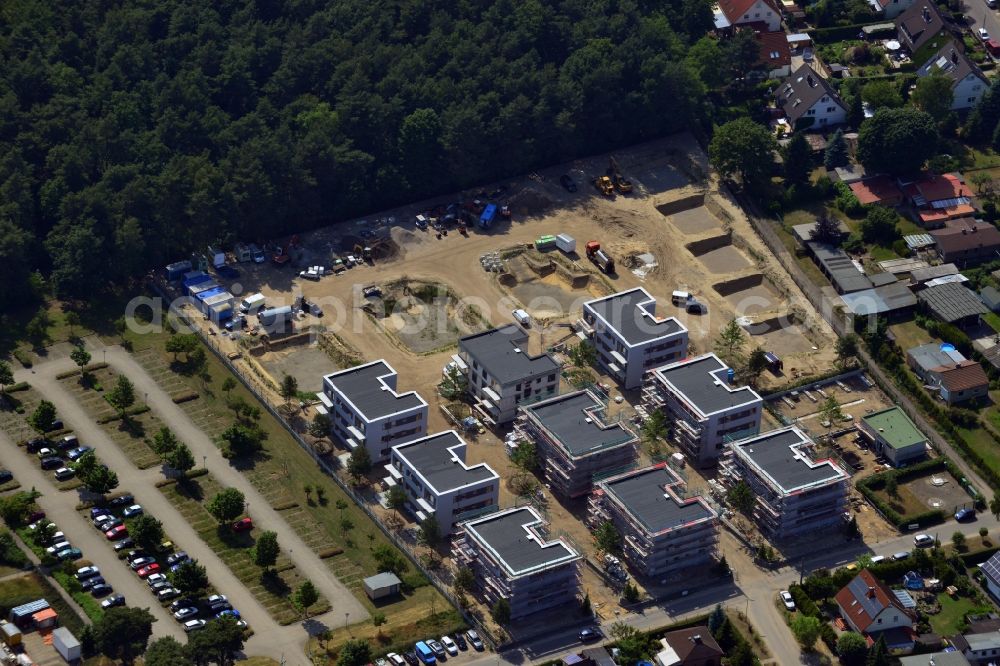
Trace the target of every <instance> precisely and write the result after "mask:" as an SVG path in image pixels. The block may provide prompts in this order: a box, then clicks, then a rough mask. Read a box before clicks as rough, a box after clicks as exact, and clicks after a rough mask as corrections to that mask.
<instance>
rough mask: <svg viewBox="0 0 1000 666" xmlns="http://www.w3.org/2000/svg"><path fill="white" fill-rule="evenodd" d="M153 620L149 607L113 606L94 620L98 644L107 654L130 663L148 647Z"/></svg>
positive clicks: (124, 662) (127, 663)
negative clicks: (147, 608)
mask: <svg viewBox="0 0 1000 666" xmlns="http://www.w3.org/2000/svg"><path fill="white" fill-rule="evenodd" d="M153 621H154V618H153V616H152V615H150V613H149V611H148V610H146V609H145V608H135V607H119V608H109V609H108V610H107V611H105V612H104V615H102V616H101V618H100V619H99V620H97V621H96V622H95V623H94V636H95V638H96V639H97V647H98V649H100V651H101V653H102V654H104V656H106V657H108V658H110V659H117V660H119V661H121V662H122V663H123V664H126V665H129V666H130V665H131V664H132V663H134V662H135V659H136V657H139V656H141V655H142V654H143V653H144V652H145V651H146V644H147V643H148V642H149V637H150V636H152V635H153Z"/></svg>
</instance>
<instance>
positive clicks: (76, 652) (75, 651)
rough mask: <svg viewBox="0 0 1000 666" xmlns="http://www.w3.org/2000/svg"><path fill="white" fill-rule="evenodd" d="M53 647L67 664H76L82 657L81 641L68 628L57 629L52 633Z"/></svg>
mask: <svg viewBox="0 0 1000 666" xmlns="http://www.w3.org/2000/svg"><path fill="white" fill-rule="evenodd" d="M52 647H54V648H55V649H56V652H58V653H59V654H61V655H62V658H63V659H65V660H66V661H67V662H69V663H71V664H73V663H76V662H77V661H78V660H79V659H80V658H81V656H82V654H81V648H80V641H78V640H76V636H74V635H73V634H72V633H70V630H69V629H67V628H66V627H56V628H55V629H54V630H53V631H52Z"/></svg>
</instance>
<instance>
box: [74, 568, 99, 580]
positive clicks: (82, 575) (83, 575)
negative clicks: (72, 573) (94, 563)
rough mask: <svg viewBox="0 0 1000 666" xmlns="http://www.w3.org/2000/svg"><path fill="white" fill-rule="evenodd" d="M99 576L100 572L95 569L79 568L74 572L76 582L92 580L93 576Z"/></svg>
mask: <svg viewBox="0 0 1000 666" xmlns="http://www.w3.org/2000/svg"><path fill="white" fill-rule="evenodd" d="M99 575H101V570H100V569H98V568H97V567H81V568H79V569H77V570H76V579H77V580H86V579H87V578H93V577H94V576H99Z"/></svg>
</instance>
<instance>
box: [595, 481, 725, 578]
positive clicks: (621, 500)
mask: <svg viewBox="0 0 1000 666" xmlns="http://www.w3.org/2000/svg"><path fill="white" fill-rule="evenodd" d="M605 520H610V521H611V522H612V523H614V525H615V528H616V529H617V530H618V532H619V533H620V534H621V535H622V539H623V546H624V547H623V553H624V556H625V560H626V562H628V564H629V566H630V567H631V568H632V570H633V572H634V573H636V574H641V575H644V576H651V577H661V576H665V575H669V574H673V573H675V572H677V571H680V570H682V569H688V568H691V567H701V566H706V565H708V564H711V563H714V559H715V554H716V549H717V547H718V542H719V524H718V514H717V513H716V512H715V510H714V509H713V508H712V507H711V506H710V505H709V504H708V502H706V501H705V500H704V499H703V498H702V497H700V496H694V497H687V496H686V484H685V483H684V481H682V480H681V479H680V477H678V476H677V474H675V473H674V472H673V471H672V470H671V469H670V468H669V467H667V465H666V464H665V463H660V464H658V465H654V466H652V467H647V468H645V469H639V470H635V471H632V472H626V473H624V474H619V475H617V476H613V477H611V478H609V479H605V480H604V481H601V482H600V483H598V484H597V488H595V489H594V492H593V494H592V495H591V497H590V512H589V515H588V521H589V523H590V526H591V527H592V528H596V527H597V526H598V525H600V524H601V523H602V522H603V521H605Z"/></svg>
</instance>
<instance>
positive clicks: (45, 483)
mask: <svg viewBox="0 0 1000 666" xmlns="http://www.w3.org/2000/svg"><path fill="white" fill-rule="evenodd" d="M0 449H2V450H3V451H4V452H5V453H4V456H3V464H4V467H6V468H7V469H9V470H10V471H11V472H13V473H14V478H16V479H17V480H18V481H19V482H20V483H21V487H22V488H36V489H38V490H39V491H40V492H41V493H42V496H41V497H39V498H38V505H39V506H40V507H41V508H42V510H43V511H45V514H46V516H47V517H48V518H49V520H51V521H52V522H54V523H55V524H56V525H58V526H59V529H60V530H62V531H63V532H65V533H66V537H67V539H68V541H69V542H70V543H72V544H73V545H74V546H76V547H77V548H79V549H80V550H81V551H83V557H84V558H85V559H88V560H90V561H91V562H93V563H94V564H96V565H97V566H98V567H99V568H100V569H101V574H102V575H103V576H104V579H105V580H107V581H108V582H109V583H110V584H111V586H112V587H114V588H115V592H118V593H121V594H124V595H125V601H126V603H127V604H128V605H129V606H134V607H138V608H149V610H150V612H151V613H152V614H153V617H155V618H156V624H154V625H153V633H154V635H156V636H173V637H174V638H176V639H178V640H180V641H181V642H182V643H183V642H184V631H183V630H182V629H181V628H180V626H178V624H177V622H176V621H174V618H173V617H171V616H170V613H168V612H167V611H166V610H164V609H163V608H162V607H161V606H160V605H159V604H158V603H156V602H155V601H154V600H153V596H152V595H151V594H150V592H149V587H148V586H147V585H146V583H144V582H143V581H142V580H141V579H140V578H139V577H138V576H136V575H135V574H133V573H132V572H131V571H129V568H128V567H127V566H126V565H125V563H124V562H120V561H119V560H118V557H117V555H116V554H115V551H114V550H113V549H112V548H111V546H110V545H108V541H107V539H105V538H104V535H103V534H101V533H100V532H98V531H97V530H95V529H94V527H93V526H92V525H91V524H90V522H89V521H88V520H87V519H86V518H84V517H83V516H82V515H80V513H78V512H77V511H75V510H74V506H75V505H76V504H77V502H78V501H79V498H78V496H77V493H76V492H74V491H67V492H59V491H58V490H56V487H55V484H54V483H53V481H52V476H51V473H46V472H43V471H42V470H41V469H40V468H39V467H38V465H37V464H35V461H33V460H31V459H30V458H29V456H28V454H27V453H26V452H25V451H24V450H23V449H22V450H18V448H17V446H16V445H15V444H14V442H12V441H10V439H9V438H8V437H7V435H6V434H4V433H3V432H0ZM56 585H58V584H56ZM84 620H86V616H84Z"/></svg>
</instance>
